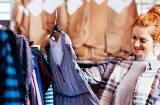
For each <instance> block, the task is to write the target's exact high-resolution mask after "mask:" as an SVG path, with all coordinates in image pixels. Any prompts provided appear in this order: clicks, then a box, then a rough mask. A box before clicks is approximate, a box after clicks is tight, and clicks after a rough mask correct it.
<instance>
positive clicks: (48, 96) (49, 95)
mask: <svg viewBox="0 0 160 105" xmlns="http://www.w3.org/2000/svg"><path fill="white" fill-rule="evenodd" d="M44 96H45V105H54V97H53V88H52V84H51V85H50V87H49V88H48V90H47V92H46V93H45V95H44Z"/></svg>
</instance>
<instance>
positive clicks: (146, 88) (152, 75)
mask: <svg viewBox="0 0 160 105" xmlns="http://www.w3.org/2000/svg"><path fill="white" fill-rule="evenodd" d="M133 60H135V56H134V55H133V54H132V55H131V56H130V57H129V58H127V59H124V58H113V59H111V60H108V61H107V62H106V63H105V64H101V65H99V66H98V67H92V68H90V69H84V71H85V73H84V76H85V78H86V79H87V81H89V83H91V84H92V82H93V83H94V84H95V83H100V84H101V87H100V90H99V99H100V102H101V103H102V105H112V101H113V97H114V95H115V94H114V93H115V92H116V89H117V87H118V85H119V84H120V82H121V80H122V79H123V78H124V77H125V75H126V74H127V72H128V71H129V70H130V67H131V65H132V61H133ZM133 104H134V105H160V65H151V63H148V64H147V65H146V70H145V71H144V73H142V74H141V75H140V76H139V77H138V80H137V83H136V86H135V91H134V97H133Z"/></svg>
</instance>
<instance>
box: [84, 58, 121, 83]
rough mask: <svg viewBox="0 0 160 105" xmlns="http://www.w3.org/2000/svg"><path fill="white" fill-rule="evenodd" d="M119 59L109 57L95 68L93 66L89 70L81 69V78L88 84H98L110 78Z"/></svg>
mask: <svg viewBox="0 0 160 105" xmlns="http://www.w3.org/2000/svg"><path fill="white" fill-rule="evenodd" d="M120 59H121V58H115V57H111V58H108V59H107V60H106V61H105V62H104V63H102V64H99V65H98V66H97V67H96V66H94V67H91V68H81V70H82V72H83V76H84V78H85V79H86V80H87V82H88V83H89V84H99V83H101V82H102V81H103V79H104V78H105V79H106V78H109V77H110V75H111V73H112V71H113V69H114V66H115V64H116V63H117V62H118V61H119V60H120Z"/></svg>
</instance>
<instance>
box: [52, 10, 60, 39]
mask: <svg viewBox="0 0 160 105" xmlns="http://www.w3.org/2000/svg"><path fill="white" fill-rule="evenodd" d="M55 17H56V18H55V21H54V22H55V25H54V26H53V28H52V33H51V36H50V37H52V36H53V34H54V32H59V33H61V30H60V29H59V27H58V25H57V22H56V21H57V10H56V11H55Z"/></svg>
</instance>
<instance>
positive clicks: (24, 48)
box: [16, 35, 35, 104]
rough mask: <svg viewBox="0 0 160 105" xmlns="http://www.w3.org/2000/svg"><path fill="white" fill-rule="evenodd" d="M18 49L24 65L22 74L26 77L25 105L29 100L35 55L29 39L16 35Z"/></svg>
mask: <svg viewBox="0 0 160 105" xmlns="http://www.w3.org/2000/svg"><path fill="white" fill-rule="evenodd" d="M16 43H17V47H18V48H17V49H19V52H20V54H19V55H20V60H21V65H22V70H23V71H22V72H23V74H24V75H25V77H24V78H25V104H27V103H28V99H29V85H30V82H31V81H30V80H31V77H32V72H33V70H34V67H35V64H34V61H33V54H32V52H31V49H30V47H29V43H28V39H27V38H26V37H25V36H22V35H16Z"/></svg>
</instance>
